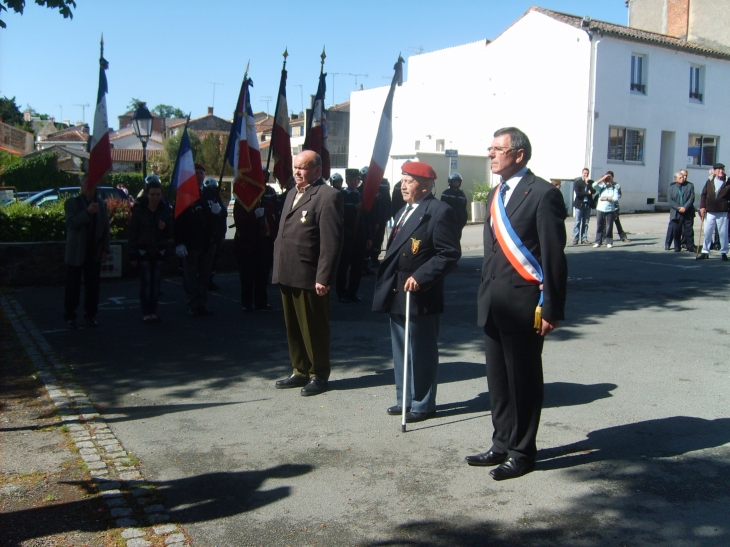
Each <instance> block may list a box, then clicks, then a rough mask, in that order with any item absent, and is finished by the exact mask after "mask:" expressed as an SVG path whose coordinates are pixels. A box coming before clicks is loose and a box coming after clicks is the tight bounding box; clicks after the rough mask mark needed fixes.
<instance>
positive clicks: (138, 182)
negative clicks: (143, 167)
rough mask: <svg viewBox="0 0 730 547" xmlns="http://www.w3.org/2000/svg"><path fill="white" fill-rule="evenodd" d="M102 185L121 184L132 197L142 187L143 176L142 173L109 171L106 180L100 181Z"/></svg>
mask: <svg viewBox="0 0 730 547" xmlns="http://www.w3.org/2000/svg"><path fill="white" fill-rule="evenodd" d="M100 184H101V185H102V186H116V185H117V184H123V185H124V186H126V187H127V190H129V195H130V196H132V197H133V198H136V197H137V194H139V192H140V191H141V190H142V189H143V188H144V178H143V177H142V173H109V174H108V175H107V177H106V182H104V181H102V182H101V183H100Z"/></svg>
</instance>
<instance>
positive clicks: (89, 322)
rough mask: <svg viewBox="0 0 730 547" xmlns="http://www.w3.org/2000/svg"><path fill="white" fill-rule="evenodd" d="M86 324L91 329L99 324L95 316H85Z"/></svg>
mask: <svg viewBox="0 0 730 547" xmlns="http://www.w3.org/2000/svg"><path fill="white" fill-rule="evenodd" d="M86 326H87V327H89V328H92V329H93V328H96V327H98V326H99V322H98V321H97V320H96V317H87V318H86Z"/></svg>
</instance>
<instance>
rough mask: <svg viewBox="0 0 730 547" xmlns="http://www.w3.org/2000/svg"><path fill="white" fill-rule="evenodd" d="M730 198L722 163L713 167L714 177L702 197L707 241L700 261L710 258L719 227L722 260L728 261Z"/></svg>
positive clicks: (728, 185)
mask: <svg viewBox="0 0 730 547" xmlns="http://www.w3.org/2000/svg"><path fill="white" fill-rule="evenodd" d="M728 198H730V184H728V180H727V176H726V175H725V166H724V165H723V164H722V163H716V164H715V165H713V166H712V175H710V178H709V179H708V180H707V182H706V183H705V187H704V188H702V194H701V195H700V218H701V219H702V220H703V221H704V223H705V226H704V229H705V240H704V242H703V243H702V252H701V253H700V255H699V256H698V257H697V258H699V259H703V258H704V259H707V258H709V257H710V247H711V246H712V237H713V236H714V235H715V227H716V226H717V231H718V233H719V234H720V255H721V256H722V260H725V261H727V214H728Z"/></svg>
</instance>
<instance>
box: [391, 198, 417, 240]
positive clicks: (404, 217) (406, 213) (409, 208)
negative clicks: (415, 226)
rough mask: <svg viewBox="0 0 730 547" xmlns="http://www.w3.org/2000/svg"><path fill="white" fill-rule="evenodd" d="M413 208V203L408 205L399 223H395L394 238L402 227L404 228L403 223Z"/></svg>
mask: <svg viewBox="0 0 730 547" xmlns="http://www.w3.org/2000/svg"><path fill="white" fill-rule="evenodd" d="M412 210H413V205H409V206H408V207H406V210H405V212H404V213H403V214H402V215H401V217H400V220H399V221H398V224H396V225H395V229H394V230H393V238H395V236H396V235H397V234H398V232H399V231H400V229H401V228H403V225H404V224H405V223H406V219H407V218H408V215H409V214H410V212H411V211H412Z"/></svg>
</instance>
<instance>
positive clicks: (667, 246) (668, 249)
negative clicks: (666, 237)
mask: <svg viewBox="0 0 730 547" xmlns="http://www.w3.org/2000/svg"><path fill="white" fill-rule="evenodd" d="M664 250H665V251H671V250H672V249H671V248H670V247H669V245H665V246H664Z"/></svg>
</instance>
